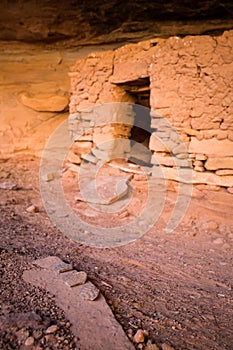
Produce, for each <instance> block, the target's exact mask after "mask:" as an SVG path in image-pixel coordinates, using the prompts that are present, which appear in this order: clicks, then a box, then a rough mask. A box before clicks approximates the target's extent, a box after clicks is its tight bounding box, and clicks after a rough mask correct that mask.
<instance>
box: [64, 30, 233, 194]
mask: <svg viewBox="0 0 233 350" xmlns="http://www.w3.org/2000/svg"><path fill="white" fill-rule="evenodd" d="M232 72H233V31H227V32H225V33H224V34H223V35H221V36H216V37H210V36H187V37H185V38H178V37H171V38H169V39H167V40H162V39H156V40H148V41H145V42H141V43H138V44H130V45H126V46H123V47H121V48H119V49H117V50H115V51H108V52H102V53H92V54H89V56H88V57H86V58H84V59H81V60H79V61H77V63H76V65H75V66H74V67H72V70H71V73H70V76H71V102H70V119H69V120H70V129H71V131H72V133H73V136H74V139H75V138H76V139H78V142H76V143H75V146H74V147H75V153H76V154H77V155H78V156H80V157H84V155H85V153H87V152H89V151H90V150H91V149H92V148H93V147H97V149H98V145H99V146H100V147H101V143H102V142H104V141H105V140H108V139H109V140H110V139H112V138H115V137H121V138H124V139H127V138H128V137H129V135H130V129H131V128H130V127H129V126H127V125H124V124H122V125H120V126H119V125H118V126H117V125H116V124H114V123H117V122H122V123H127V118H129V119H130V120H131V122H133V114H130V111H118V112H117V113H115V114H114V113H113V114H114V115H115V116H116V117H115V119H113V120H111V123H110V125H106V126H104V122H106V124H107V122H108V121H106V120H104V115H103V114H102V113H96V114H95V116H93V113H92V107H93V106H96V105H101V104H103V103H107V102H132V103H133V102H135V99H134V96H133V95H132V94H130V93H129V91H127V89H126V88H125V86H126V85H127V84H129V83H131V84H132V83H134V82H137V81H139V80H140V79H144V78H147V77H148V78H149V81H150V108H151V127H152V128H154V129H156V134H155V135H153V133H152V136H151V139H150V144H149V147H150V150H151V152H152V158H151V163H152V164H153V163H157V161H158V160H159V163H160V164H161V165H162V166H164V173H165V176H166V177H167V178H171V179H177V175H176V173H175V171H174V161H173V160H174V159H173V158H172V157H171V154H172V155H173V157H174V156H175V157H177V158H178V159H182V154H183V150H182V149H180V150H179V149H178V148H177V147H176V144H175V143H174V144H172V142H171V140H172V138H173V136H174V133H173V134H171V133H172V132H173V131H172V130H171V128H170V130H169V128H167V130H165V129H166V127H165V128H163V127H162V126H161V120H162V119H161V116H162V117H164V118H166V119H167V120H168V121H169V122H170V124H171V126H172V128H173V129H174V130H176V131H177V132H178V133H179V135H180V138H181V140H182V141H183V142H184V143H185V145H186V146H187V149H188V152H189V159H190V161H191V164H192V166H193V169H194V172H193V174H194V175H193V181H194V183H205V184H210V185H219V186H224V187H229V188H230V187H232V186H233V91H232V90H233V74H232ZM86 108H89V112H87V111H86V112H85V113H83V110H84V109H86ZM124 116H125V118H126V119H125V120H124V119H122V118H124ZM100 120H102V124H103V125H100V124H101V123H100ZM98 123H99V124H98ZM158 131H159V133H160V137H161V139H162V141H163V140H164V141H165V143H166V142H168V143H169V142H170V145H172V146H171V147H170V149H169V148H168V149H167V148H166V147H163V146H162V145H161V142H159V141H158V139H157V136H158V133H157V132H158ZM80 136H81V137H80ZM84 146H87V147H86V148H85V147H84ZM172 147H173V148H174V149H175V148H176V151H174V152H173V150H172ZM129 148H130V145H129V144H127V143H126V144H125V150H122V152H121V153H122V156H127V154H128V153H127V152H130V150H129ZM104 151H105V152H104V153H103V155H104V156H103V159H105V160H108V159H111V157H112V149H111V145H110V146H109V147H106V149H105V150H104ZM106 152H107V153H106ZM97 153H98V152H97ZM89 156H90V155H89ZM93 156H95V157H96V158H99V157H100V158H101V157H102V155H101V154H96V155H93ZM155 166H156V165H155ZM181 166H182V165H181ZM230 191H232V189H231V190H230Z"/></svg>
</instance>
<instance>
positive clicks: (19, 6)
mask: <svg viewBox="0 0 233 350" xmlns="http://www.w3.org/2000/svg"><path fill="white" fill-rule="evenodd" d="M93 6H94V8H93ZM208 19H209V20H211V21H209V20H208ZM219 19H221V20H219ZM227 28H232V3H231V1H230V0H222V1H220V0H216V1H215V2H214V3H213V2H212V1H210V0H202V1H198V2H196V3H195V6H193V7H191V6H190V4H189V3H184V2H181V1H179V2H177V1H174V0H169V1H166V2H161V1H159V2H157V1H153V2H148V1H145V0H140V1H133V0H127V1H126V2H119V1H115V0H110V1H108V2H103V1H101V0H96V1H95V5H93V1H91V0H86V1H78V2H77V1H66V0H61V1H59V2H58V1H55V0H44V1H41V2H38V1H36V0H32V1H27V0H18V1H10V0H2V1H1V3H0V40H22V41H28V42H29V41H30V42H32V41H34V42H42V41H43V42H45V41H47V42H50V43H51V42H57V41H63V40H65V39H66V40H70V41H71V43H72V44H74V42H75V43H76V44H80V43H86V44H87V43H89V44H92V43H103V42H105V43H106V42H114V41H116V42H117V41H125V40H128V39H130V40H134V41H140V40H143V38H144V39H145V38H151V37H153V36H155V35H159V36H166V37H167V36H171V35H178V34H183V35H184V34H185V35H187V34H190V33H192V34H201V33H204V32H207V31H212V30H215V31H216V30H218V31H222V30H223V29H227Z"/></svg>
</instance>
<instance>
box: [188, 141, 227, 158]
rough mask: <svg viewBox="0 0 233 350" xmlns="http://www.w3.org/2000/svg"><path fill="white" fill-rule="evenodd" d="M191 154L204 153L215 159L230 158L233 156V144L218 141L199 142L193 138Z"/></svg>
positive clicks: (190, 148)
mask: <svg viewBox="0 0 233 350" xmlns="http://www.w3.org/2000/svg"><path fill="white" fill-rule="evenodd" d="M189 152H191V153H204V154H206V155H212V156H214V157H230V156H233V142H231V141H230V140H217V139H211V140H202V141H199V140H197V139H196V138H195V137H192V138H191V142H190V147H189Z"/></svg>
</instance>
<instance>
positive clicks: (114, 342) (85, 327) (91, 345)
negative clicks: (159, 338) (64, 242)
mask: <svg viewBox="0 0 233 350" xmlns="http://www.w3.org/2000/svg"><path fill="white" fill-rule="evenodd" d="M42 260H43V259H40V261H39V265H43V266H47V265H48V261H49V260H46V262H45V263H43V261H42ZM58 260H59V261H58ZM58 260H56V263H58V264H61V263H62V261H61V260H60V259H58ZM52 262H55V259H54V257H53V259H52ZM34 263H35V265H37V262H36V261H35V262H34ZM48 267H49V269H47V268H46V267H45V268H43V270H39V269H33V270H27V271H24V274H23V278H24V280H25V281H26V282H29V283H32V284H33V285H35V286H38V287H41V288H46V289H47V291H48V292H50V293H52V294H53V295H55V301H56V303H57V305H58V306H59V307H61V308H62V309H63V310H64V312H65V315H66V317H67V318H68V320H69V321H70V323H71V324H72V326H71V329H72V331H73V333H74V334H76V335H77V336H78V337H79V346H80V348H81V349H102V350H109V349H115V350H122V349H125V350H133V349H134V346H133V344H132V343H131V342H130V341H129V339H128V338H127V336H126V335H125V334H124V332H123V330H122V328H121V326H120V325H119V323H118V322H117V321H116V319H115V318H114V316H113V314H112V311H111V309H110V308H109V306H108V304H107V303H106V301H105V299H104V297H103V295H102V294H101V293H100V292H99V291H98V298H97V299H95V300H94V301H93V302H91V301H90V300H89V299H88V300H87V299H86V298H82V296H81V295H80V294H81V291H82V288H83V287H84V286H85V285H83V286H76V287H73V288H70V287H68V286H67V285H66V284H65V282H64V280H63V279H62V274H57V273H56V272H55V271H53V270H51V269H50V264H49V265H48ZM87 285H90V282H88V283H87ZM92 285H93V284H92ZM95 288H96V287H95ZM96 289H97V288H96ZM90 294H91V293H90ZM93 295H94V294H93V293H92V296H93Z"/></svg>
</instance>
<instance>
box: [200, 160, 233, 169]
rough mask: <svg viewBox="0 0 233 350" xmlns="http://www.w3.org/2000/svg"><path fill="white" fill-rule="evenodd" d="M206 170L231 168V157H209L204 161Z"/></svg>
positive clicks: (232, 164) (232, 167) (232, 166)
mask: <svg viewBox="0 0 233 350" xmlns="http://www.w3.org/2000/svg"><path fill="white" fill-rule="evenodd" d="M205 168H206V169H207V170H218V169H233V157H223V158H219V157H218V158H211V157H209V158H208V159H207V161H206V163H205Z"/></svg>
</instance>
